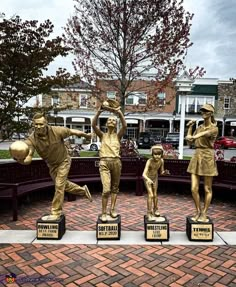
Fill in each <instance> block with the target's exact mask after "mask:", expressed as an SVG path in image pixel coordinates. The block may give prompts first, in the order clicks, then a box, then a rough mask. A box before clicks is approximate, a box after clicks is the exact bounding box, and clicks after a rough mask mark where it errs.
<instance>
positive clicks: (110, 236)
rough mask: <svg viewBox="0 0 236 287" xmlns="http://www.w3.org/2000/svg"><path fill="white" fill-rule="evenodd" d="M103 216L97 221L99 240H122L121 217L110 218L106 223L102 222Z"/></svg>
mask: <svg viewBox="0 0 236 287" xmlns="http://www.w3.org/2000/svg"><path fill="white" fill-rule="evenodd" d="M100 217H101V214H100V215H99V216H98V219H97V230H96V236H97V240H120V235H121V216H120V215H118V216H117V217H116V218H112V219H110V218H108V220H107V221H106V222H102V221H101V219H100Z"/></svg>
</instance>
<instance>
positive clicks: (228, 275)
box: [0, 191, 236, 287]
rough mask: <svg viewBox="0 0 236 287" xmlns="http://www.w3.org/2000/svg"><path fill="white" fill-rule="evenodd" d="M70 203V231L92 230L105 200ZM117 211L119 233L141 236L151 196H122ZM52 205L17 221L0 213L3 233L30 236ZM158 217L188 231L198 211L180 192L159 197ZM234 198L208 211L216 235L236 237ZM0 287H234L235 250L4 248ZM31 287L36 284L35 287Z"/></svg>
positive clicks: (33, 208) (0, 249)
mask: <svg viewBox="0 0 236 287" xmlns="http://www.w3.org/2000/svg"><path fill="white" fill-rule="evenodd" d="M93 198H94V201H93V202H92V203H89V202H88V201H87V200H86V199H85V198H82V197H80V198H78V199H77V200H76V201H75V202H65V204H64V212H65V214H66V221H67V224H66V227H67V229H68V230H95V226H96V220H97V215H98V214H99V213H100V208H101V195H100V194H94V195H93ZM118 200H119V201H118V211H119V213H120V214H121V216H122V230H133V231H135V230H143V215H144V214H145V213H146V196H140V197H137V196H135V195H134V194H133V193H128V192H123V193H122V192H121V193H120V194H119V199H118ZM50 202H51V200H50V199H49V200H46V199H45V200H40V201H34V202H33V203H32V204H29V203H27V202H25V203H24V204H23V205H22V206H21V208H20V212H19V220H18V221H17V222H12V221H11V213H10V212H8V211H1V213H0V229H12V230H16V229H32V230H35V222H36V220H37V219H38V218H39V217H40V216H41V215H42V212H43V214H44V213H47V212H48V211H49V210H50ZM159 203H160V211H161V215H166V216H167V218H168V219H169V221H170V229H171V230H174V231H185V219H186V216H188V215H191V214H192V213H193V212H194V206H193V200H192V197H191V196H190V195H189V194H187V193H182V194H181V193H180V192H178V191H176V192H172V193H166V192H165V193H162V192H160V194H159ZM235 207H236V202H235V199H234V200H232V199H222V198H215V199H214V201H213V203H212V204H211V206H210V209H209V216H210V217H211V218H212V220H213V222H214V225H215V230H216V231H236V212H235V210H236V208H235ZM0 261H1V265H0V286H8V284H6V282H5V276H6V275H8V274H10V273H11V272H12V273H14V274H16V276H17V277H16V282H17V284H11V285H9V286H40V287H43V286H55V287H57V286H58V287H60V286H67V287H74V286H98V287H105V286H113V287H119V286H127V287H132V286H142V287H149V286H157V287H167V286H171V287H180V286H186V287H193V286H194V287H195V286H196V287H197V286H201V287H207V286H214V287H235V286H236V245H235V246H214V245H208V246H203V245H197V246H192V245H188V246H182V245H181V246H170V245H152V244H150V245H145V246H140V245H134V246H132V245H129V246H124V245H122V246H121V245H120V246H119V242H117V245H101V246H98V245H73V244H70V245H45V244H44V245H43V244H1V245H0ZM30 281H31V283H30Z"/></svg>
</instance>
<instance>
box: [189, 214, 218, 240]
mask: <svg viewBox="0 0 236 287" xmlns="http://www.w3.org/2000/svg"><path fill="white" fill-rule="evenodd" d="M186 234H187V236H188V239H189V240H190V241H213V239H214V224H213V222H212V220H211V219H210V218H209V221H208V222H199V221H193V220H192V219H191V217H190V216H188V217H186Z"/></svg>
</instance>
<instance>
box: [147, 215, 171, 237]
mask: <svg viewBox="0 0 236 287" xmlns="http://www.w3.org/2000/svg"><path fill="white" fill-rule="evenodd" d="M154 218H156V220H152V221H150V220H148V217H147V215H145V216H144V231H145V240H146V241H169V237H170V230H169V221H168V220H167V218H166V217H165V216H158V217H154Z"/></svg>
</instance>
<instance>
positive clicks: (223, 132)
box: [222, 115, 226, 136]
mask: <svg viewBox="0 0 236 287" xmlns="http://www.w3.org/2000/svg"><path fill="white" fill-rule="evenodd" d="M225 120H226V116H225V115H224V116H223V123H222V136H224V135H225Z"/></svg>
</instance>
